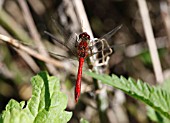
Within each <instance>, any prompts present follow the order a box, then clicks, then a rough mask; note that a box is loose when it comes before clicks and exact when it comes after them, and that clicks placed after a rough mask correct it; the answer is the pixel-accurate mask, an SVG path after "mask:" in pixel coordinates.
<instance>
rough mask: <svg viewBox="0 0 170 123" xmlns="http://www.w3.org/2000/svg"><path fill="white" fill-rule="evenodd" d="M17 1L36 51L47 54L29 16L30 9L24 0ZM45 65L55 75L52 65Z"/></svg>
mask: <svg viewBox="0 0 170 123" xmlns="http://www.w3.org/2000/svg"><path fill="white" fill-rule="evenodd" d="M18 2H19V4H20V6H21V8H22V10H23V16H24V18H25V21H26V24H27V26H28V29H29V31H30V33H31V36H32V37H33V39H34V40H35V44H36V45H37V47H38V51H39V52H40V53H41V54H43V55H45V56H49V55H48V53H47V52H46V50H45V47H44V45H43V43H42V42H41V40H40V35H39V33H38V31H37V29H36V26H35V24H34V21H33V19H32V17H31V13H30V11H29V9H28V6H27V4H26V1H25V0H18ZM46 65H47V68H48V69H49V71H50V72H51V73H53V74H55V75H56V74H57V72H56V70H55V67H54V66H52V65H50V64H46Z"/></svg>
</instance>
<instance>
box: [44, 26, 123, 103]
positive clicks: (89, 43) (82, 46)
mask: <svg viewBox="0 0 170 123" xmlns="http://www.w3.org/2000/svg"><path fill="white" fill-rule="evenodd" d="M121 27H122V25H119V26H117V27H116V28H114V29H113V30H111V31H110V32H108V33H107V34H105V35H104V36H102V37H101V38H99V39H98V38H94V39H91V38H90V35H89V34H88V33H87V32H82V33H81V34H79V35H78V36H77V39H76V41H75V49H76V52H73V50H72V49H71V48H70V47H69V46H68V45H65V44H64V43H63V42H61V41H59V40H57V39H56V38H55V36H54V35H52V34H51V33H49V32H47V31H45V34H47V35H48V36H50V37H51V38H52V39H54V40H55V41H57V42H58V43H60V44H62V45H64V46H65V47H66V48H67V49H68V50H69V51H70V52H71V53H72V54H73V55H75V56H76V57H78V61H79V66H78V72H77V79H76V84H75V95H74V96H75V102H76V103H77V102H78V100H79V97H80V93H81V79H82V69H83V65H84V61H85V59H86V58H87V57H91V56H93V55H94V54H98V53H101V55H102V56H101V59H98V60H101V64H98V65H96V66H102V65H104V64H106V62H107V61H108V56H109V55H110V54H112V52H113V51H112V48H113V46H109V43H108V39H109V38H110V37H112V36H113V35H114V34H115V33H116V32H117V31H118V30H119V29H120V28H121ZM95 46H97V48H98V51H96V52H94V51H93V48H94V47H95ZM105 51H107V52H105Z"/></svg>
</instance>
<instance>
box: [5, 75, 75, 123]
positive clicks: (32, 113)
mask: <svg viewBox="0 0 170 123" xmlns="http://www.w3.org/2000/svg"><path fill="white" fill-rule="evenodd" d="M31 83H32V86H33V92H32V97H31V98H30V99H29V101H28V103H27V105H26V107H25V108H23V107H24V105H25V102H21V103H18V102H17V101H15V100H10V101H9V103H8V104H7V106H6V110H5V111H4V112H3V114H2V122H3V123H66V122H68V121H69V120H70V118H71V116H72V113H71V112H67V111H65V108H66V106H67V96H66V95H65V94H64V93H62V92H60V83H59V80H58V79H57V78H56V77H53V76H49V75H48V74H47V73H46V72H41V73H39V74H38V75H36V76H34V77H33V78H32V79H31Z"/></svg>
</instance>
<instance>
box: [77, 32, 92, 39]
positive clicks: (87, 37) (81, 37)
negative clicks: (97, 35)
mask: <svg viewBox="0 0 170 123" xmlns="http://www.w3.org/2000/svg"><path fill="white" fill-rule="evenodd" d="M79 39H83V40H90V36H89V35H88V34H87V33H86V32H83V33H81V34H80V35H79Z"/></svg>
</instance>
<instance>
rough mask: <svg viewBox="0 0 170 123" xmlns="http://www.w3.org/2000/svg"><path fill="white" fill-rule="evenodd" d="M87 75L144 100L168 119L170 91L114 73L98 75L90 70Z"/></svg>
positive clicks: (169, 116) (169, 113) (169, 114)
mask: <svg viewBox="0 0 170 123" xmlns="http://www.w3.org/2000/svg"><path fill="white" fill-rule="evenodd" d="M87 74H88V75H90V76H92V77H93V78H95V79H98V80H101V81H102V82H103V83H105V84H107V85H110V86H113V87H115V88H118V89H120V90H122V91H124V92H125V93H126V94H128V95H130V96H132V97H134V98H136V99H138V100H140V101H142V102H144V103H145V104H147V105H149V106H150V107H152V108H153V109H154V110H155V111H157V112H158V113H159V115H161V116H164V117H166V118H167V119H170V102H169V101H170V93H169V92H167V91H165V90H163V89H161V88H157V87H154V86H149V85H148V84H147V83H143V82H142V81H141V80H138V81H137V82H136V81H135V80H134V79H132V78H129V79H128V80H127V79H126V78H124V77H123V76H121V77H120V78H119V77H117V76H116V75H112V76H108V75H99V74H96V73H92V72H87Z"/></svg>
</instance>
